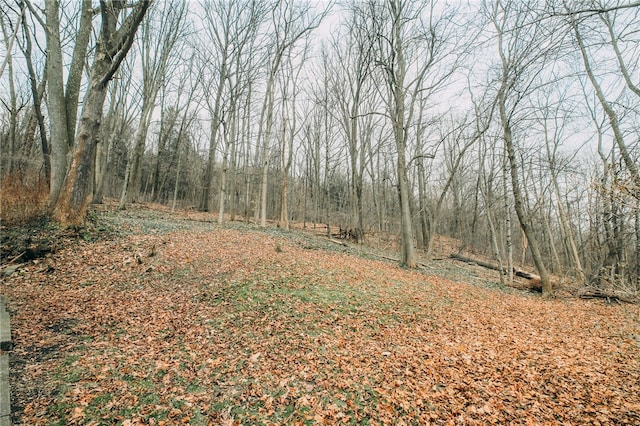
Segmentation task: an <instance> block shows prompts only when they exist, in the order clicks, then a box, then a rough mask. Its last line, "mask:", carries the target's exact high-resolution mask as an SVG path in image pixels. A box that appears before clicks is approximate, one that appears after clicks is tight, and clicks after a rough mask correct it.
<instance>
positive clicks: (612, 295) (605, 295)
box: [578, 288, 640, 304]
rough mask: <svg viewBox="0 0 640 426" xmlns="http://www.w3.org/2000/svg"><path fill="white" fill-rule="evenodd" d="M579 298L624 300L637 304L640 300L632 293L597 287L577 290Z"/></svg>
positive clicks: (609, 300) (617, 301) (611, 300)
mask: <svg viewBox="0 0 640 426" xmlns="http://www.w3.org/2000/svg"><path fill="white" fill-rule="evenodd" d="M578 295H579V296H580V298H581V299H604V300H606V301H607V302H616V303H620V302H624V303H632V304H637V303H638V302H639V301H640V300H638V298H637V297H634V296H633V295H632V294H627V293H622V292H620V291H615V290H602V289H599V288H583V289H581V290H579V291H578Z"/></svg>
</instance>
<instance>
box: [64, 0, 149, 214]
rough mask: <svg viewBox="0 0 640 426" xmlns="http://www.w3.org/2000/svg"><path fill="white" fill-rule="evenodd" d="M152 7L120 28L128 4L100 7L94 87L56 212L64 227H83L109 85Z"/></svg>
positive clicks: (142, 6) (139, 7)
mask: <svg viewBox="0 0 640 426" xmlns="http://www.w3.org/2000/svg"><path fill="white" fill-rule="evenodd" d="M150 5H151V2H150V1H149V2H146V1H144V2H140V3H137V4H136V6H134V7H133V8H132V11H131V12H130V13H129V15H127V17H126V18H124V20H122V21H121V24H120V27H119V28H117V25H118V22H119V19H118V17H119V15H120V12H121V11H122V10H123V8H125V6H126V4H125V2H109V3H107V2H105V1H104V0H103V1H101V3H100V8H101V14H102V26H101V30H100V34H99V37H98V38H99V41H98V45H97V47H96V53H95V57H94V61H93V65H92V66H91V72H90V86H89V90H88V92H87V95H86V97H85V102H84V105H83V109H82V116H81V119H80V127H79V131H78V136H77V138H76V145H75V149H74V153H73V157H72V161H71V165H70V167H69V171H68V173H67V175H66V179H65V182H64V187H63V188H62V190H61V192H60V194H59V196H58V198H57V201H56V204H55V207H54V210H53V217H54V219H55V220H57V221H58V222H60V223H62V224H65V225H81V224H82V222H83V221H84V218H85V214H86V209H87V205H88V204H89V199H90V195H91V182H92V181H93V167H94V163H93V161H94V158H95V149H96V144H97V143H98V140H99V135H100V124H101V120H102V108H103V106H104V100H105V97H106V93H107V85H108V84H109V81H110V80H111V79H112V78H113V75H114V74H115V73H116V71H117V70H118V68H119V66H120V64H121V63H122V61H123V60H124V58H125V56H126V55H127V53H128V51H129V49H130V48H131V45H132V44H133V40H134V36H135V33H136V30H137V29H138V27H139V26H140V23H141V22H142V19H143V18H144V16H145V14H146V12H147V10H148V8H149V7H150ZM65 127H66V126H65Z"/></svg>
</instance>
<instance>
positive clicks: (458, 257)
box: [449, 253, 540, 280]
mask: <svg viewBox="0 0 640 426" xmlns="http://www.w3.org/2000/svg"><path fill="white" fill-rule="evenodd" d="M449 257H450V258H451V259H454V260H458V261H460V262H464V263H467V264H469V265H478V266H482V267H483V268H487V269H491V270H492V271H498V272H500V270H501V268H500V266H499V265H496V264H493V263H489V262H485V261H483V260H478V259H473V258H471V257H465V256H462V255H460V254H456V253H453V254H451V255H449ZM513 274H514V275H515V276H516V277H521V278H526V279H528V280H540V276H538V275H536V274H532V273H530V272H526V271H521V270H519V269H515V268H513Z"/></svg>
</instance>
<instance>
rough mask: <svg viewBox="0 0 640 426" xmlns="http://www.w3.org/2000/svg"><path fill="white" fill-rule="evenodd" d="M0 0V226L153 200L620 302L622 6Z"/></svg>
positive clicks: (634, 279) (639, 241) (628, 216)
mask: <svg viewBox="0 0 640 426" xmlns="http://www.w3.org/2000/svg"><path fill="white" fill-rule="evenodd" d="M2 1H3V3H2V19H1V21H0V22H1V23H2V31H3V41H4V43H3V44H2V48H3V52H2V53H3V55H2V63H1V64H0V66H1V68H0V71H1V72H0V75H1V79H2V80H1V81H2V92H1V93H0V95H1V96H2V98H1V99H2V109H1V110H0V119H1V121H0V125H1V127H0V147H1V149H2V188H3V197H2V200H3V204H2V215H3V220H4V221H5V223H8V222H11V221H12V220H13V219H12V218H17V219H20V218H22V219H25V220H26V218H27V217H35V216H38V215H47V216H49V217H51V218H53V220H55V221H57V222H59V223H62V224H64V225H65V226H79V225H81V224H82V223H83V222H84V220H85V217H86V209H87V206H88V205H89V204H91V203H94V204H95V203H101V202H102V201H103V200H104V199H106V198H111V199H113V198H115V199H118V200H119V203H118V208H119V209H125V208H127V206H128V205H130V204H131V203H134V202H138V201H148V202H159V203H163V204H165V205H168V206H171V207H174V208H175V206H178V207H186V208H193V209H196V210H200V211H206V212H214V213H216V214H218V218H219V219H218V220H219V222H220V223H222V222H224V221H225V220H226V219H225V218H227V217H229V220H232V221H233V220H244V221H246V222H253V223H259V224H260V225H261V226H266V225H267V222H268V221H275V222H277V225H278V226H280V227H283V228H287V227H288V226H289V222H290V221H297V222H303V223H304V224H305V225H308V226H315V225H317V224H323V225H325V226H326V228H327V232H328V233H329V234H331V233H338V234H342V235H345V236H347V237H349V238H350V239H351V240H353V241H355V242H361V241H362V240H363V239H365V238H373V239H377V240H379V241H384V240H391V239H397V240H398V241H399V244H398V252H399V253H398V258H399V263H400V264H402V265H405V266H408V267H409V268H413V267H415V266H416V264H417V256H418V251H423V252H425V253H426V254H427V257H428V256H429V255H430V253H431V251H432V245H433V241H434V236H435V235H446V236H450V237H452V238H457V239H459V240H460V242H461V248H464V249H466V248H472V249H473V250H476V251H478V252H480V253H482V254H484V255H487V256H489V257H490V258H491V259H492V262H493V263H494V264H495V266H497V269H498V270H500V271H501V280H502V281H503V282H510V281H511V280H512V279H513V272H512V271H513V270H514V264H516V263H521V264H525V263H527V264H531V265H533V267H534V268H535V272H536V273H537V275H539V277H540V280H541V282H542V287H543V293H544V294H545V295H551V294H553V287H554V284H556V283H555V282H554V280H553V279H552V278H551V276H552V275H554V276H558V277H560V280H575V281H577V282H579V283H580V284H583V285H589V286H595V287H598V288H606V289H616V290H620V291H624V292H629V293H634V292H637V291H638V286H639V281H638V277H639V276H640V274H639V271H640V220H639V219H640V216H639V214H640V213H639V209H638V206H639V202H640V201H639V200H638V199H639V195H638V187H639V183H640V175H639V171H638V166H637V164H638V161H637V160H638V150H639V147H638V141H639V138H638V128H637V123H638V117H637V114H638V101H639V98H640V88H639V84H640V83H639V82H638V72H639V70H638V66H639V63H638V55H640V53H639V52H638V49H637V46H638V34H639V33H638V32H637V31H636V27H635V25H634V23H635V22H637V20H638V19H637V18H638V13H640V4H639V3H637V2H628V1H616V2H610V1H607V2H598V1H575V2H574V1H572V2H538V1H535V2H526V1H524V2H523V1H507V0H504V1H503V0H497V1H493V2H492V1H474V2H459V3H456V2H453V3H451V4H449V3H446V4H444V3H443V4H440V3H438V2H436V1H427V2H423V1H406V0H389V1H373V0H372V1H358V2H349V1H347V2H333V1H268V0H244V1H243V0H228V1H207V0H203V1H201V2H197V1H193V2H185V1H169V0H166V1H157V2H147V1H139V2H135V1H134V2H127V1H101V2H95V1H91V0H84V1H82V2H77V1H70V2H64V1H54V0H52V1H46V2H35V1H33V0H24V1H23V0H18V1H12V0H2ZM20 197H27V198H29V197H30V200H24V201H22V202H18V200H17V199H19V198H20ZM25 205H32V208H29V207H26V206H25ZM31 210H33V211H31ZM556 281H557V280H556Z"/></svg>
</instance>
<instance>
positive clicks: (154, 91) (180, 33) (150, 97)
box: [118, 1, 187, 209]
mask: <svg viewBox="0 0 640 426" xmlns="http://www.w3.org/2000/svg"><path fill="white" fill-rule="evenodd" d="M160 4H162V8H159V7H158V8H153V9H152V11H151V13H150V15H149V18H148V19H147V20H145V22H144V24H143V25H142V28H141V34H140V35H141V37H140V47H139V49H138V50H139V51H140V60H141V63H142V73H143V75H142V90H141V95H142V111H141V112H140V120H139V124H138V127H137V131H136V134H135V137H134V145H133V149H132V151H131V155H130V157H129V161H128V163H127V173H126V175H125V181H124V185H123V188H122V195H121V197H120V203H119V205H118V208H119V209H123V208H125V206H126V204H127V202H128V201H129V200H132V201H135V200H136V198H137V195H138V191H139V188H140V177H141V171H140V168H141V162H142V156H143V154H144V149H145V144H146V139H147V132H148V130H149V124H150V119H151V114H152V113H153V110H154V109H155V105H156V98H157V95H158V92H159V91H160V89H161V87H162V85H163V83H164V81H165V79H166V78H168V77H169V76H170V74H171V72H172V71H173V70H174V69H175V66H176V64H177V63H178V61H179V60H180V59H182V58H181V54H182V51H181V49H180V43H181V41H182V39H183V37H184V35H185V31H186V28H185V18H186V14H187V5H186V3H185V2H183V1H172V2H169V1H167V2H163V3H158V5H160Z"/></svg>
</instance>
